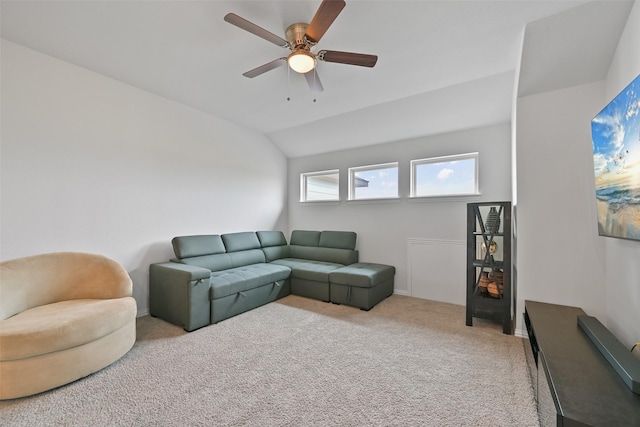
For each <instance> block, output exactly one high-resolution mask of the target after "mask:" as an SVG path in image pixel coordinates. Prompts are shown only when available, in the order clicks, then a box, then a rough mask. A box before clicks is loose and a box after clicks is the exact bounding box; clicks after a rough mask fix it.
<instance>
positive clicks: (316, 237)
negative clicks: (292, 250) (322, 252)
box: [289, 230, 320, 246]
mask: <svg viewBox="0 0 640 427" xmlns="http://www.w3.org/2000/svg"><path fill="white" fill-rule="evenodd" d="M289 243H290V244H292V245H299V246H319V245H320V232H319V231H309V230H293V231H292V232H291V241H290V242H289Z"/></svg>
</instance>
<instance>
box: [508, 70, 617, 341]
mask: <svg viewBox="0 0 640 427" xmlns="http://www.w3.org/2000/svg"><path fill="white" fill-rule="evenodd" d="M603 93H604V85H603V84H602V83H601V82H600V83H592V84H588V85H582V86H576V87H572V88H568V89H562V90H557V91H552V92H546V93H542V94H538V95H532V96H527V97H523V98H519V100H518V105H517V117H518V123H517V141H518V149H517V164H518V169H517V182H518V188H517V192H518V211H517V213H518V302H517V307H518V313H517V322H518V323H517V326H516V328H517V329H518V330H521V331H522V330H524V328H523V326H522V311H523V308H524V300H526V299H529V300H534V301H542V302H549V303H554V304H563V305H571V306H578V307H582V308H583V309H584V310H585V311H586V312H587V313H588V314H590V315H593V316H597V317H599V318H603V317H604V314H605V297H606V291H605V287H604V283H605V262H604V242H603V241H602V239H600V238H598V235H597V234H598V231H597V223H596V204H595V184H594V176H593V160H592V145H591V125H590V123H591V119H592V118H593V117H594V116H595V115H596V114H597V113H598V111H599V110H600V109H601V108H602V101H601V100H602V95H603Z"/></svg>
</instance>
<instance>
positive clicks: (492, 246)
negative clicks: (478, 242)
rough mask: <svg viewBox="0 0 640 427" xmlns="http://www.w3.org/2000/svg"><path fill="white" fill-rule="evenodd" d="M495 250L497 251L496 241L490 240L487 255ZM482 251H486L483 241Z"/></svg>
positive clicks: (484, 252)
mask: <svg viewBox="0 0 640 427" xmlns="http://www.w3.org/2000/svg"><path fill="white" fill-rule="evenodd" d="M496 252H498V243H496V242H495V241H491V243H489V255H493V254H495V253H496ZM482 253H483V254H486V253H487V245H486V243H484V242H482Z"/></svg>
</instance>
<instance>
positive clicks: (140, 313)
mask: <svg viewBox="0 0 640 427" xmlns="http://www.w3.org/2000/svg"><path fill="white" fill-rule="evenodd" d="M148 315H149V309H148V308H143V309H141V310H138V314H137V315H136V317H143V316H148Z"/></svg>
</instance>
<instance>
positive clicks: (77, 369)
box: [0, 252, 136, 399]
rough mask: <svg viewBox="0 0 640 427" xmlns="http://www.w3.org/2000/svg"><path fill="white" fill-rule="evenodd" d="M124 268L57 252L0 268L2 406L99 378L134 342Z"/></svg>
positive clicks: (133, 309) (131, 305)
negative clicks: (89, 377)
mask: <svg viewBox="0 0 640 427" xmlns="http://www.w3.org/2000/svg"><path fill="white" fill-rule="evenodd" d="M131 291H132V283H131V279H130V278H129V275H128V274H127V272H126V271H125V270H124V268H123V267H122V266H121V265H120V264H118V263H117V262H115V261H113V260H111V259H109V258H106V257H104V256H101V255H94V254H86V253H76V252H59V253H51V254H43V255H35V256H30V257H26V258H19V259H15V260H11V261H5V262H2V263H0V399H13V398H18V397H23V396H29V395H32V394H36V393H40V392H43V391H46V390H49V389H52V388H55V387H58V386H61V385H64V384H67V383H70V382H72V381H75V380H77V379H80V378H82V377H85V376H87V375H89V374H91V373H94V372H96V371H99V370H100V369H102V368H104V367H106V366H108V365H110V364H111V363H113V362H115V361H116V360H118V359H119V358H121V357H122V356H123V355H125V354H126V353H127V352H128V351H129V350H130V349H131V347H133V344H134V343H135V340H136V302H135V300H134V299H133V298H132V297H131Z"/></svg>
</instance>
